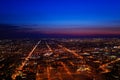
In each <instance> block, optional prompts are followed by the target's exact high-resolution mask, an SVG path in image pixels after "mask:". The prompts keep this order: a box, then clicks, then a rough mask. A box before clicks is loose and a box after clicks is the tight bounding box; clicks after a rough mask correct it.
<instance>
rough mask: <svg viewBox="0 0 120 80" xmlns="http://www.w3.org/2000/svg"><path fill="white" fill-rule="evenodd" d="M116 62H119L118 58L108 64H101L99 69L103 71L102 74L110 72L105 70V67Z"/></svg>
mask: <svg viewBox="0 0 120 80" xmlns="http://www.w3.org/2000/svg"><path fill="white" fill-rule="evenodd" d="M117 61H120V58H117V59H116V60H113V61H111V62H109V63H106V64H103V65H101V66H100V67H99V68H101V69H102V70H103V71H104V73H107V72H110V70H108V69H106V67H107V66H108V65H109V64H112V63H115V62H117Z"/></svg>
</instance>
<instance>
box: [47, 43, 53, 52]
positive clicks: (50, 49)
mask: <svg viewBox="0 0 120 80" xmlns="http://www.w3.org/2000/svg"><path fill="white" fill-rule="evenodd" d="M46 45H47V47H48V49H49V51H51V52H53V50H52V48H51V47H50V46H49V45H48V43H47V42H46Z"/></svg>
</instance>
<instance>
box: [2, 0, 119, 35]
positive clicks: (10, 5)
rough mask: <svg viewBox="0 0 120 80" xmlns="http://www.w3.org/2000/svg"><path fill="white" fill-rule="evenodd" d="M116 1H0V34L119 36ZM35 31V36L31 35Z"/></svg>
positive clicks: (117, 2)
mask: <svg viewBox="0 0 120 80" xmlns="http://www.w3.org/2000/svg"><path fill="white" fill-rule="evenodd" d="M119 3H120V1H119V0H109V1H108V0H20V1H17V0H1V1H0V24H1V25H0V34H1V37H2V36H9V35H10V34H11V35H12V34H16V35H17V34H20V35H24V34H26V33H27V34H29V35H31V34H32V36H35V35H37V36H38V35H39V36H43V34H45V35H48V36H49V35H55V36H59V35H62V36H68V35H69V36H88V35H89V36H92V35H96V36H97V35H120V15H119V14H120V5H119ZM33 34H34V35H33Z"/></svg>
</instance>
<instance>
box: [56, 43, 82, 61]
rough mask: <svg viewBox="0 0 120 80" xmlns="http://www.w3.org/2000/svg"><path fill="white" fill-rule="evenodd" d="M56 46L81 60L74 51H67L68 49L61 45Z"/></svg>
mask: <svg viewBox="0 0 120 80" xmlns="http://www.w3.org/2000/svg"><path fill="white" fill-rule="evenodd" d="M58 46H59V47H61V48H62V49H64V51H68V52H70V53H72V54H73V55H74V56H76V57H78V58H80V59H83V57H82V56H80V55H78V54H77V53H75V52H74V51H72V50H70V49H68V48H66V47H63V46H62V45H58Z"/></svg>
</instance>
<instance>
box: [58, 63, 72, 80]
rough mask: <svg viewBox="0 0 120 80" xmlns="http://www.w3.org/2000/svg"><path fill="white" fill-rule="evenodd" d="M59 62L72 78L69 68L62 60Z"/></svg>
mask: <svg viewBox="0 0 120 80" xmlns="http://www.w3.org/2000/svg"><path fill="white" fill-rule="evenodd" d="M60 64H61V65H62V66H63V68H64V70H65V71H66V73H67V74H68V75H69V76H70V78H72V79H73V77H72V73H71V72H70V71H69V69H68V68H67V66H66V65H65V64H64V63H63V62H60Z"/></svg>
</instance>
